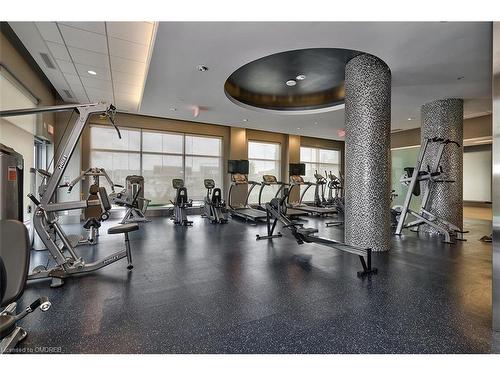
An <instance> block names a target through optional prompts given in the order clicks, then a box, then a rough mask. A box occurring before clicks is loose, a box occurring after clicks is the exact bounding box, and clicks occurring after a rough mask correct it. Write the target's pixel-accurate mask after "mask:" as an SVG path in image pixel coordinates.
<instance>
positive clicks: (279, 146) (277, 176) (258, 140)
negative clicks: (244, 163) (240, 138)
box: [247, 139, 283, 205]
mask: <svg viewBox="0 0 500 375" xmlns="http://www.w3.org/2000/svg"><path fill="white" fill-rule="evenodd" d="M250 143H260V144H267V145H274V146H278V152H277V153H276V154H277V156H278V159H263V158H253V157H250V153H249V150H250ZM282 156H283V155H282V144H281V142H273V141H262V140H260V139H247V159H248V162H249V164H250V163H251V161H252V160H256V161H264V162H274V163H276V165H278V173H276V178H277V179H278V181H281V176H282V169H283V168H282ZM257 182H261V181H257ZM249 188H250V185H249ZM254 190H256V191H258V187H256V188H255V189H254ZM249 198H250V197H249ZM249 204H250V205H252V204H253V205H256V204H258V202H249Z"/></svg>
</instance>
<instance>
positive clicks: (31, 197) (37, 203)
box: [28, 193, 40, 207]
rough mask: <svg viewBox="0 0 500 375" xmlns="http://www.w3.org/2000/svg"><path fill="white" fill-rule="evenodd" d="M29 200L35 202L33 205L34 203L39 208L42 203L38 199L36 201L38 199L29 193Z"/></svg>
mask: <svg viewBox="0 0 500 375" xmlns="http://www.w3.org/2000/svg"><path fill="white" fill-rule="evenodd" d="M28 198H29V199H31V201H32V202H33V203H34V204H35V205H36V206H37V207H38V206H40V201H39V200H38V199H36V197H35V196H34V195H33V194H31V193H29V194H28Z"/></svg>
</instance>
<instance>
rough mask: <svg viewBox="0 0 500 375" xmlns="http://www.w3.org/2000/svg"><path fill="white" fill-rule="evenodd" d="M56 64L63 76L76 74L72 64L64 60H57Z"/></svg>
mask: <svg viewBox="0 0 500 375" xmlns="http://www.w3.org/2000/svg"><path fill="white" fill-rule="evenodd" d="M56 62H57V65H59V69H60V70H61V72H63V73H64V74H72V75H77V74H78V73H77V72H76V69H75V66H74V65H73V63H72V62H70V61H66V60H59V59H56Z"/></svg>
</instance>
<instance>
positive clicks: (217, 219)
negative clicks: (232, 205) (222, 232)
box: [203, 178, 228, 224]
mask: <svg viewBox="0 0 500 375" xmlns="http://www.w3.org/2000/svg"><path fill="white" fill-rule="evenodd" d="M203 183H204V184H205V188H206V189H207V195H206V197H205V200H204V210H205V214H204V216H205V217H206V218H207V219H209V220H210V222H212V223H214V224H225V223H227V222H228V215H227V209H226V202H225V201H224V200H223V199H222V191H221V189H220V188H216V187H215V181H214V180H212V179H211V178H206V179H205V180H204V181H203Z"/></svg>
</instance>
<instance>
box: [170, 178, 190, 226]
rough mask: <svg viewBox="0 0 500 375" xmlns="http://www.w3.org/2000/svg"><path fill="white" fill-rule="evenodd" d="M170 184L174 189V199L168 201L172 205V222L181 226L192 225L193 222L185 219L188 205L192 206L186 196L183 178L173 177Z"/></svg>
mask: <svg viewBox="0 0 500 375" xmlns="http://www.w3.org/2000/svg"><path fill="white" fill-rule="evenodd" d="M172 186H173V187H174V189H175V191H176V193H175V201H173V202H172V201H170V203H172V204H173V205H174V214H173V216H172V220H173V221H174V224H175V225H183V226H191V225H193V222H192V221H189V220H188V219H187V213H186V210H187V208H188V207H193V201H192V200H190V199H189V198H188V193H187V189H186V187H185V186H184V180H183V179H182V178H174V179H173V180H172Z"/></svg>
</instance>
